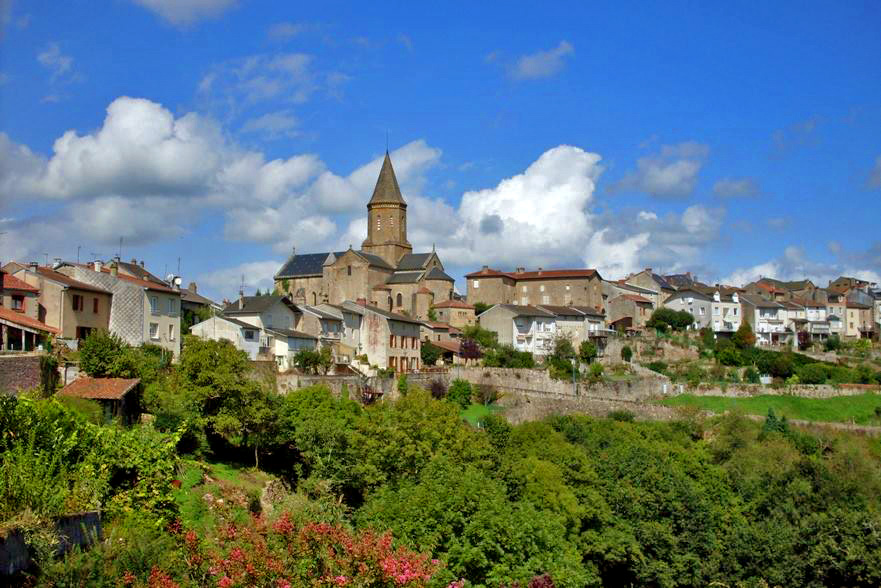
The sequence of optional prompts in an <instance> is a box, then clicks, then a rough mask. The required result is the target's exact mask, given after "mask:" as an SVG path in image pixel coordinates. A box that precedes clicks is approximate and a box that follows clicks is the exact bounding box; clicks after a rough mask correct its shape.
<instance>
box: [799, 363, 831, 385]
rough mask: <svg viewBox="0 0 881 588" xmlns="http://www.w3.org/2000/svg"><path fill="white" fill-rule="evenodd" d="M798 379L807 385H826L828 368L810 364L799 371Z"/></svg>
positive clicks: (818, 364)
mask: <svg viewBox="0 0 881 588" xmlns="http://www.w3.org/2000/svg"><path fill="white" fill-rule="evenodd" d="M798 377H799V379H800V380H801V381H802V382H803V383H805V384H825V383H826V378H827V376H826V368H825V367H824V366H823V364H820V363H810V364H808V365H806V366H804V367H802V368H801V369H799V370H798Z"/></svg>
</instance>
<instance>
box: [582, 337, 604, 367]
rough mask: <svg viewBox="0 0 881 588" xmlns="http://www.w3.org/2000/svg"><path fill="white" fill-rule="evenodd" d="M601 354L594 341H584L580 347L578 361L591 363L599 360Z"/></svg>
mask: <svg viewBox="0 0 881 588" xmlns="http://www.w3.org/2000/svg"><path fill="white" fill-rule="evenodd" d="M597 355H599V352H598V350H597V346H596V345H595V344H594V343H593V342H592V341H582V342H581V345H579V346H578V359H580V360H581V361H582V362H584V363H590V362H592V361H593V360H594V359H596V358H597Z"/></svg>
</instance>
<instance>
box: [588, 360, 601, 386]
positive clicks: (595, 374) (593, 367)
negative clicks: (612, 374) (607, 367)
mask: <svg viewBox="0 0 881 588" xmlns="http://www.w3.org/2000/svg"><path fill="white" fill-rule="evenodd" d="M602 377H603V364H601V363H592V364H590V378H591V379H592V380H593V381H595V382H596V381H598V380H599V379H600V378H602Z"/></svg>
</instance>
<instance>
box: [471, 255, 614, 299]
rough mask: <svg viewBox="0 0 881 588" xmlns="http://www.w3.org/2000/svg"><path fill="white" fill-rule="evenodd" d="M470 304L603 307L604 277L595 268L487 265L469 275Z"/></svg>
mask: <svg viewBox="0 0 881 588" xmlns="http://www.w3.org/2000/svg"><path fill="white" fill-rule="evenodd" d="M465 278H466V284H467V289H468V290H467V292H468V296H467V298H468V303H469V304H478V303H482V304H508V305H510V304H517V305H519V306H529V305H535V304H552V305H557V306H589V307H591V308H596V309H601V308H603V292H602V281H603V279H602V277H601V276H600V274H599V273H598V272H597V271H596V270H593V269H550V270H545V269H542V268H538V270H536V271H531V272H528V271H526V269H525V268H523V267H518V268H517V269H516V271H513V272H503V271H499V270H495V269H490V268H489V267H488V266H483V269H481V270H480V271H477V272H472V273H470V274H468V275H466V276H465Z"/></svg>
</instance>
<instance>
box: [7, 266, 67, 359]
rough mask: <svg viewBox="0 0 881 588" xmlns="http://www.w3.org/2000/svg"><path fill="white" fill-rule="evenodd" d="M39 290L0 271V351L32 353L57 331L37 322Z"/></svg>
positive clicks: (39, 321) (38, 320)
mask: <svg viewBox="0 0 881 588" xmlns="http://www.w3.org/2000/svg"><path fill="white" fill-rule="evenodd" d="M39 295H40V291H39V289H38V288H36V287H35V286H32V285H31V284H28V283H27V282H25V281H24V280H21V279H19V278H17V277H15V276H13V275H12V274H9V273H7V272H6V271H3V270H0V351H32V350H34V349H37V348H38V347H40V346H45V343H46V339H47V337H48V336H49V335H57V334H58V329H57V328H56V327H52V326H49V325H47V324H46V323H44V322H43V321H41V320H40V319H39Z"/></svg>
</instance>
